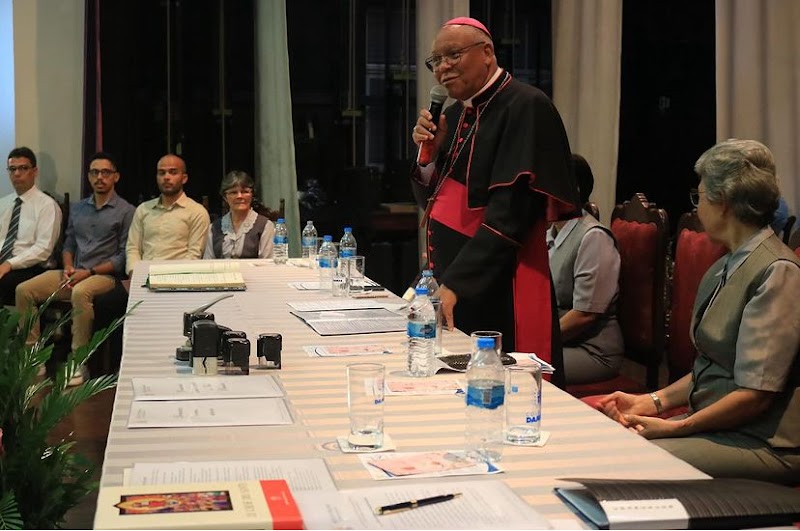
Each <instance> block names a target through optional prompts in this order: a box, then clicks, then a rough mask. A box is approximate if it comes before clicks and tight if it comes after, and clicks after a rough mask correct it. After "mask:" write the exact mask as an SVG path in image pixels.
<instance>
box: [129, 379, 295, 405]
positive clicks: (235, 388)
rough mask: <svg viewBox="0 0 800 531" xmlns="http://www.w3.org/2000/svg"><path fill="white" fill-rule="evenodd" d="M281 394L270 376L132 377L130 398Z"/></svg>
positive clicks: (166, 398) (281, 391) (256, 396)
mask: <svg viewBox="0 0 800 531" xmlns="http://www.w3.org/2000/svg"><path fill="white" fill-rule="evenodd" d="M283 395H284V393H283V390H282V389H281V387H280V386H279V385H278V382H276V381H275V379H274V378H273V377H272V376H249V377H245V378H234V379H232V378H229V377H218V376H199V377H193V376H188V377H186V378H133V399H134V400H208V399H214V398H279V397H282V396H283Z"/></svg>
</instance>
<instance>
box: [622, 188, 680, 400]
mask: <svg viewBox="0 0 800 531" xmlns="http://www.w3.org/2000/svg"><path fill="white" fill-rule="evenodd" d="M611 232H612V233H613V234H614V237H615V238H616V240H617V246H618V248H619V253H620V259H621V263H620V278H619V303H618V309H619V310H618V317H619V323H620V327H621V328H622V335H623V338H624V340H625V356H626V357H627V358H629V359H631V360H633V361H635V362H637V363H639V364H641V365H643V366H644V367H645V369H646V372H647V377H646V387H647V388H648V389H655V388H656V387H657V386H658V369H659V365H660V364H661V360H662V358H663V355H664V351H665V342H666V329H665V325H666V308H665V293H666V292H665V288H666V262H667V247H668V243H669V222H668V218H667V213H666V211H665V210H664V209H663V208H658V207H656V205H655V204H654V203H650V202H649V201H648V200H647V197H646V196H645V195H644V194H642V193H637V194H634V196H633V197H632V198H631V199H630V200H629V201H625V203H624V204H622V205H617V206H616V207H615V208H614V212H613V214H612V215H611Z"/></svg>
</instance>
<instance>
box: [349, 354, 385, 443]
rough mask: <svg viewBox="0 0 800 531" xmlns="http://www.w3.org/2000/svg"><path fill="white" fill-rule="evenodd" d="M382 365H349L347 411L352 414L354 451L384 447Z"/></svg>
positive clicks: (383, 371)
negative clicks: (356, 449)
mask: <svg viewBox="0 0 800 531" xmlns="http://www.w3.org/2000/svg"><path fill="white" fill-rule="evenodd" d="M384 378H385V368H384V366H383V364H381V363H350V364H349V365H347V409H348V412H349V414H350V434H349V435H348V437H347V442H348V444H349V445H350V447H351V448H380V447H381V446H383V385H384Z"/></svg>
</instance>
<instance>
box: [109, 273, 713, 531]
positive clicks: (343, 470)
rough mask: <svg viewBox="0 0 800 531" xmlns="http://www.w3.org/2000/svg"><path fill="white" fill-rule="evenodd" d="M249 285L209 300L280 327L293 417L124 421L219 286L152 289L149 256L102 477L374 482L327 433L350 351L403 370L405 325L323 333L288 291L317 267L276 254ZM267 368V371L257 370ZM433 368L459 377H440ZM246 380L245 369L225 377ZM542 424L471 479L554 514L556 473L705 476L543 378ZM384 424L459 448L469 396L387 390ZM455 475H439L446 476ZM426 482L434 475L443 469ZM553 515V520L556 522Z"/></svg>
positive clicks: (333, 429) (431, 445)
mask: <svg viewBox="0 0 800 531" xmlns="http://www.w3.org/2000/svg"><path fill="white" fill-rule="evenodd" d="M240 265H241V271H242V274H243V276H244V279H245V281H246V283H247V290H246V291H243V292H236V294H235V296H234V297H233V298H230V299H226V300H223V301H221V302H219V303H217V304H216V305H214V306H213V307H212V308H211V309H210V310H209V311H211V312H213V313H214V314H215V316H216V322H217V323H218V324H221V325H225V326H229V327H231V328H233V329H235V330H236V329H239V330H243V331H245V332H246V333H247V336H248V338H249V339H250V340H251V342H252V344H253V352H251V358H250V360H251V364H255V363H256V357H255V339H256V338H257V336H258V334H259V333H265V332H277V333H280V334H281V335H282V336H283V350H282V368H281V369H280V370H278V371H267V374H271V375H274V376H276V377H277V378H278V379H279V380H280V383H281V384H282V386H283V387H284V389H285V391H286V399H287V403H288V404H289V408H290V411H291V413H292V415H293V417H294V421H295V422H294V424H293V425H290V426H241V427H224V428H152V429H142V428H138V429H129V428H127V421H128V415H129V412H130V408H131V402H132V400H133V391H132V386H131V379H132V378H134V377H166V376H176V375H177V374H178V372H179V369H178V366H177V365H176V363H175V348H176V347H177V346H179V345H181V344H183V343H184V341H185V338H184V337H183V335H182V328H183V312H185V311H189V310H192V309H194V308H197V307H198V306H201V305H202V304H204V303H206V302H208V301H210V300H211V299H213V298H214V297H215V296H217V295H218V294H217V293H152V292H150V291H149V290H147V289H146V288H145V287H144V286H143V284H144V283H145V280H146V277H147V271H148V267H149V263H147V262H141V263H139V264H137V265H136V268H135V271H134V274H133V278H132V282H131V292H130V301H129V307H130V306H132V305H133V304H135V303H136V302H137V301H142V303H141V305H140V306H139V307H138V308H136V310H135V312H134V313H133V314H132V315H130V316H129V317H128V318H127V320H126V322H125V330H124V347H123V356H122V364H121V367H120V372H119V384H118V387H117V393H116V398H115V402H114V410H113V414H112V417H111V425H110V428H109V433H108V443H107V446H106V452H105V459H104V461H103V473H102V478H101V486H103V487H105V486H115V485H122V484H123V471H124V470H125V469H126V468H130V467H132V466H133V464H134V463H137V462H165V461H215V460H217V461H218V460H243V459H252V460H256V459H283V458H286V459H298V458H323V459H324V460H325V462H326V464H327V466H328V469H329V471H330V473H331V475H332V477H333V479H334V481H335V483H336V486H337V488H339V489H352V488H363V487H370V486H375V484H376V482H375V481H374V480H372V479H371V478H370V477H369V475H368V472H367V471H366V470H365V469H364V466H363V465H362V464H361V463H360V462H359V460H358V456H357V455H356V454H343V453H341V452H340V451H339V450H338V449H330V448H331V447H332V446H335V445H330V444H327V443H330V442H331V441H334V440H335V439H336V437H337V436H338V435H344V434H346V433H347V432H348V429H349V424H348V414H347V400H346V386H345V383H346V380H345V366H346V365H347V364H348V363H352V362H354V361H370V362H379V363H383V364H384V365H385V366H386V371H387V375H389V374H390V373H391V372H394V371H403V370H404V369H405V333H403V332H396V333H384V334H366V335H349V336H329V337H321V336H319V335H317V334H316V332H314V331H313V330H312V329H311V328H310V327H308V326H307V325H306V324H305V323H303V322H302V321H301V320H300V319H298V318H297V317H295V316H293V315H291V314H290V313H289V312H290V308H289V306H288V305H287V304H286V302H287V301H304V300H305V301H311V300H316V299H318V298H319V297H320V294H319V293H318V292H316V291H300V290H297V289H295V288H293V287H290V286H289V283H290V282H295V281H315V280H317V276H316V271H314V270H310V269H308V268H304V267H297V266H294V265H289V264H284V265H276V264H273V263H272V261H271V260H242V261H240ZM443 342H444V348H445V349H447V350H450V351H452V352H468V351H469V348H470V341H469V338H468V337H467V336H466V335H464V334H462V333H460V332H457V331H456V332H445V334H444V337H443ZM374 343H380V344H383V345H387V346H388V347H389V348H390V350H391V351H392V352H393V353H392V354H383V355H375V356H359V357H358V358H352V357H350V358H333V357H330V358H321V357H315V358H312V357H309V355H308V354H307V353H306V352H305V351H304V350H303V347H304V346H308V345H352V344H374ZM250 374H251V376H252V375H253V374H257V375H263V374H264V372H263V371H253V370H251V371H250ZM436 377H448V378H452V377H453V376H452V374H450V375H448V376H441V374H440V375H437V376H434V378H436ZM230 378H247V376H230ZM542 429H543V430H544V431H548V432H550V434H551V435H550V439H549V441H548V442H547V444H546V445H545V446H544V447H538V448H537V447H516V446H505V447H504V452H503V458H502V461H501V466H502V467H503V468H504V469H505V472H504V473H502V474H500V475H495V476H473V477H470V478H469V479H480V478H492V479H502V480H503V481H505V483H506V484H507V485H508V486H509V487H510V488H511V489H512V490H513V491H514V492H516V493H517V494H518V495H519V496H520V497H522V498H523V499H524V500H525V501H526V502H528V503H529V504H531V505H533V506H534V507H535V508H536V509H537V510H538V511H539V512H540V513H542V514H543V515H544V516H545V517H546V518H548V519H549V520H550V521H551V522H553V521H559V520H560V521H563V519H574V518H575V516H574V515H573V513H572V512H571V511H570V510H569V509H568V508H567V507H566V506H565V505H564V503H563V502H562V501H560V499H559V498H558V497H557V496H556V495H555V494H554V492H553V488H554V487H555V486H558V485H565V483H563V482H560V481H559V480H558V478H569V477H605V478H630V479H701V478H706V477H707V476H706V475H705V474H703V473H701V472H700V471H698V470H697V469H695V468H693V467H691V466H689V465H688V464H686V463H684V462H683V461H680V460H679V459H677V458H675V457H673V456H672V455H670V454H668V453H667V452H665V451H663V450H661V449H660V448H658V447H657V446H655V445H653V444H651V443H650V442H649V441H647V440H645V439H643V438H642V437H640V436H639V435H637V434H635V433H632V432H631V431H629V430H626V429H624V428H623V427H622V426H620V425H619V424H617V423H615V422H613V421H612V420H610V419H608V418H606V417H605V416H604V415H602V414H600V413H599V412H597V411H594V410H593V409H591V408H589V407H588V406H586V405H585V404H584V403H583V402H581V401H580V400H577V399H576V398H574V397H572V396H571V395H569V394H567V393H565V392H564V391H562V390H560V389H558V388H557V387H555V386H553V385H551V384H549V383H548V382H545V385H544V387H543V396H542ZM385 430H386V433H388V434H390V435H391V437H392V439H394V441H395V442H396V444H397V451H405V452H413V451H426V450H447V449H458V448H463V446H464V398H463V395H435V396H409V397H407V396H389V397H387V398H386V401H385ZM452 479H453V478H442V480H443V481H448V480H452ZM426 481H439V480H438V479H434V480H430V479H429V480H426ZM557 525H558V524H557Z"/></svg>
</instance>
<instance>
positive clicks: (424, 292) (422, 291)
mask: <svg viewBox="0 0 800 531" xmlns="http://www.w3.org/2000/svg"><path fill="white" fill-rule="evenodd" d="M414 293H415V294H417V295H427V294H428V288H416V289H414ZM490 339H491V338H490Z"/></svg>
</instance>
